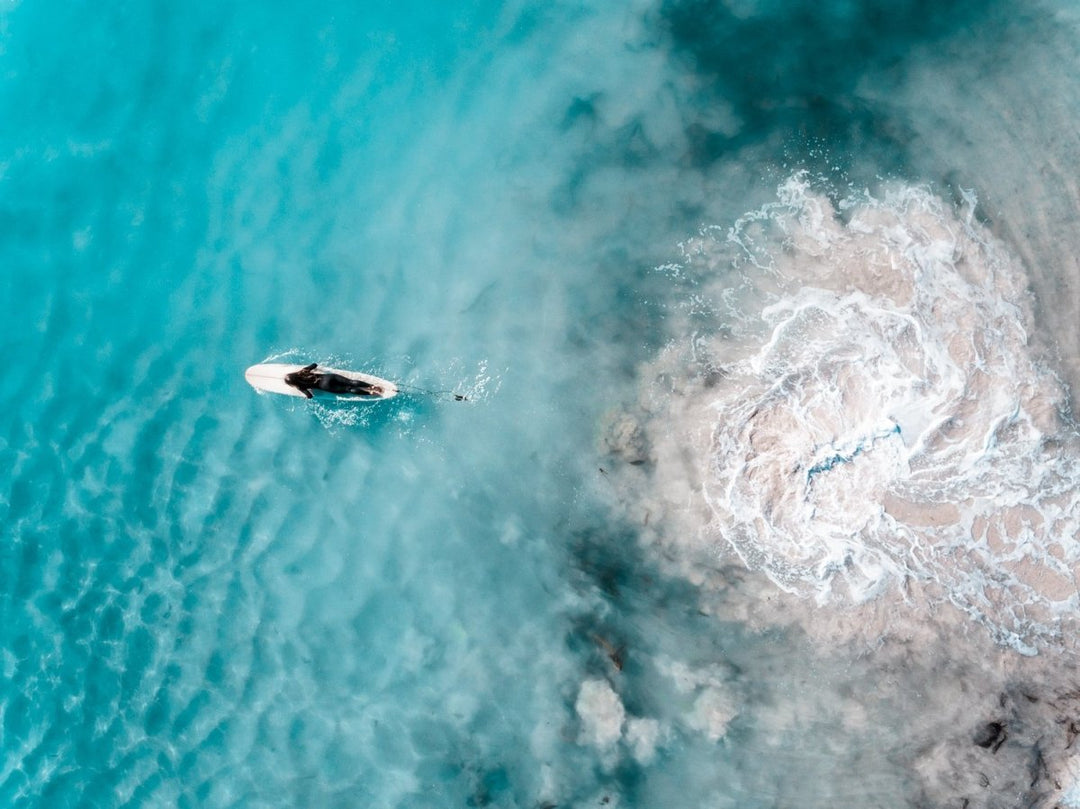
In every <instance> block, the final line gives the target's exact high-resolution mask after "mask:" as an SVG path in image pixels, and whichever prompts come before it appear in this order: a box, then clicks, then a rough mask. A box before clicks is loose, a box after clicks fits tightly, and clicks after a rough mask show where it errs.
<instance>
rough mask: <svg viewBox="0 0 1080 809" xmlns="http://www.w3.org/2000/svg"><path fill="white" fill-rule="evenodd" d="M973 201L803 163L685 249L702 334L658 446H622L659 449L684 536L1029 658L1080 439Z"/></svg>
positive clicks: (797, 587)
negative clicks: (875, 185) (851, 188)
mask: <svg viewBox="0 0 1080 809" xmlns="http://www.w3.org/2000/svg"><path fill="white" fill-rule="evenodd" d="M973 207H974V202H973V200H971V199H968V200H966V203H965V204H964V205H962V206H960V207H959V208H957V209H953V208H952V207H950V206H947V205H945V204H943V203H942V202H941V201H940V200H939V199H938V198H936V197H935V196H934V195H933V194H931V193H930V192H929V191H928V190H927V189H924V188H918V187H910V186H895V187H892V188H889V189H887V190H885V191H884V192H882V193H881V194H879V195H878V196H871V195H870V194H869V193H860V194H857V195H852V196H849V197H848V198H846V199H844V200H842V201H840V202H838V203H836V204H835V205H834V204H833V203H831V202H830V200H829V199H828V198H827V197H826V196H825V195H823V194H821V193H818V192H816V191H815V190H814V188H813V186H812V183H811V182H810V181H809V180H808V178H807V177H806V176H805V175H797V176H795V177H793V178H791V179H789V180H787V181H786V182H784V183H783V184H782V185H781V187H780V189H779V200H778V201H777V202H774V203H771V204H769V205H766V206H765V207H763V208H762V209H760V210H757V211H754V212H753V213H751V214H748V215H747V216H745V217H743V218H742V219H740V220H739V221H738V222H737V223H736V224H735V226H734V227H733V228H731V229H730V230H728V231H724V230H721V229H717V228H712V229H707V230H705V231H703V232H702V234H701V235H700V237H699V238H696V239H694V240H692V241H691V242H689V243H687V244H686V245H684V261H683V262H681V263H680V264H679V265H678V266H676V267H673V268H667V271H668V272H669V273H671V275H672V277H673V279H675V280H676V282H677V283H679V284H680V285H682V287H683V288H684V293H683V294H682V295H681V298H682V301H683V306H682V312H681V316H680V317H679V318H677V320H678V321H679V326H678V327H677V328H679V329H681V330H683V331H684V333H686V334H692V337H691V338H690V339H689V340H685V339H683V340H676V341H675V343H673V345H672V346H671V347H669V349H668V350H666V351H665V352H664V353H663V354H662V356H661V357H659V358H658V360H657V361H656V362H655V363H654V364H653V365H652V366H650V367H649V368H648V369H646V374H647V377H648V378H649V380H650V390H649V392H648V394H647V396H646V400H647V401H645V403H644V406H643V408H642V413H640V414H638V415H639V416H640V417H641V426H642V428H643V435H644V440H643V441H641V440H639V441H637V442H636V443H635V442H628V441H626V440H625V436H626V435H627V434H630V433H633V432H634V431H633V430H630V431H629V433H628V431H627V428H626V425H625V419H623V420H622V421H620V422H619V425H620V426H619V427H618V428H617V429H616V435H615V438H614V439H613V443H614V445H615V446H616V447H617V448H619V447H621V448H622V449H623V451H624V454H626V455H630V454H634V452H638V453H640V451H641V450H640V446H641V445H645V446H647V447H648V448H649V450H648V451H649V453H651V455H650V457H651V458H652V460H653V461H654V462H655V466H654V470H653V472H652V475H651V477H650V479H649V482H648V483H647V491H651V492H652V493H651V494H646V495H644V502H645V503H646V504H647V506H646V507H647V508H650V509H651V510H652V511H653V512H655V511H657V510H660V511H664V512H666V513H665V514H664V517H665V518H674V519H665V520H664V522H665V524H666V525H669V526H670V525H674V524H678V525H679V526H680V527H679V529H678V530H675V531H670V530H659V531H657V534H658V535H659V536H660V537H661V540H662V542H663V543H664V544H666V545H673V546H676V547H677V548H682V549H683V550H689V549H691V548H697V549H699V550H700V549H704V550H706V551H707V552H709V553H717V552H719V553H720V555H721V557H723V556H725V555H730V552H731V551H734V552H736V553H737V554H738V556H739V557H740V558H741V559H742V561H743V562H744V563H745V564H746V565H748V566H749V567H751V568H753V569H757V570H761V571H763V572H764V573H765V574H767V575H768V577H769V578H770V579H772V581H773V582H775V584H776V585H778V586H779V587H781V588H783V589H784V590H786V591H788V592H791V593H797V594H801V595H809V596H813V597H814V598H815V599H816V601H817V602H818V603H819V604H826V603H830V602H836V603H862V602H865V601H867V600H869V599H872V598H874V597H875V596H878V595H880V594H882V593H884V592H887V591H888V592H892V593H898V592H902V591H903V590H904V588H905V587H906V585H907V584H912V585H915V586H917V587H918V589H920V590H921V591H923V592H927V593H929V595H930V596H931V597H933V598H938V599H945V600H948V601H950V602H952V603H953V604H955V605H956V606H957V607H959V608H960V609H961V610H963V611H964V612H965V613H967V614H968V615H969V616H971V617H972V618H974V619H975V620H977V621H979V622H980V623H982V624H984V625H985V626H986V627H988V629H989V630H990V631H991V633H992V634H993V635H994V637H995V639H996V640H998V641H999V642H1001V643H1005V644H1008V645H1012V646H1014V647H1015V648H1017V649H1019V650H1021V651H1023V652H1025V653H1033V652H1034V651H1035V650H1036V649H1037V646H1038V644H1039V642H1040V641H1043V642H1045V641H1049V640H1052V639H1054V640H1058V639H1060V636H1061V631H1060V630H1061V623H1060V622H1061V619H1062V618H1063V616H1066V615H1068V614H1070V613H1072V612H1074V611H1075V610H1076V608H1077V606H1078V605H1080V604H1078V598H1077V588H1076V575H1077V572H1078V570H1080V567H1078V564H1080V543H1078V542H1077V540H1076V535H1077V531H1078V528H1080V526H1078V515H1080V497H1078V488H1077V485H1076V483H1077V481H1078V480H1080V468H1078V466H1077V461H1076V458H1077V448H1078V447H1077V441H1076V437H1075V433H1074V431H1073V429H1072V427H1071V422H1070V421H1069V418H1068V415H1067V413H1066V412H1065V410H1066V407H1067V405H1066V398H1065V390H1064V386H1063V385H1062V383H1061V382H1060V380H1059V379H1058V377H1057V376H1056V375H1055V374H1054V373H1052V372H1051V371H1050V370H1049V369H1048V367H1047V366H1046V365H1045V364H1043V363H1042V362H1041V360H1040V358H1039V357H1037V356H1036V355H1035V354H1034V352H1033V351H1032V349H1031V348H1030V347H1029V342H1028V336H1027V334H1028V332H1027V329H1028V328H1029V325H1030V318H1031V314H1030V311H1029V301H1028V294H1027V291H1026V287H1025V283H1024V275H1023V273H1022V271H1021V269H1020V267H1019V265H1018V263H1017V262H1016V261H1015V260H1014V259H1013V258H1012V257H1011V256H1010V254H1009V253H1008V251H1007V250H1006V249H1005V248H1004V246H1003V245H1001V244H1000V243H998V242H996V241H995V240H994V239H993V238H992V237H991V236H990V235H989V234H988V233H987V232H986V231H985V229H984V228H983V227H981V226H980V225H979V224H978V223H977V222H976V221H974V218H973V215H972V209H973ZM688 347H689V350H688ZM656 380H660V381H662V383H663V388H664V389H665V391H667V392H666V393H665V394H664V395H663V396H660V395H659V394H658V392H657V391H658V390H659V388H660V387H661V386H660V385H658V384H657V383H656ZM639 438H640V436H639ZM635 447H637V449H635ZM695 499H698V500H701V499H703V500H704V504H705V505H706V506H707V508H705V509H701V508H699V507H696V506H695V505H694V501H695ZM674 512H679V513H678V514H674ZM653 524H655V513H654V523H653Z"/></svg>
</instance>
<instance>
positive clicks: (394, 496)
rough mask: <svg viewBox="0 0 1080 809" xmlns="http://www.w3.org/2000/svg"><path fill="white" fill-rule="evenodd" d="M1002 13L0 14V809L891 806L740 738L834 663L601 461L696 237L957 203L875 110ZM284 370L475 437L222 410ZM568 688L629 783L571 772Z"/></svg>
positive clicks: (820, 768)
mask: <svg viewBox="0 0 1080 809" xmlns="http://www.w3.org/2000/svg"><path fill="white" fill-rule="evenodd" d="M1011 13H1012V12H1011V10H1010V9H1009V8H1008V7H1006V5H1005V4H1001V3H992V2H990V3H976V2H966V3H952V4H936V3H923V2H916V1H915V0H911V2H907V3H885V2H868V3H863V4H852V3H847V2H830V3H826V4H820V3H810V2H795V3H767V2H761V3H755V2H751V1H750V0H747V2H737V3H735V2H733V3H730V4H725V3H722V2H718V0H695V1H694V2H674V0H672V2H667V3H651V2H634V3H627V4H623V5H621V6H619V5H618V4H609V3H590V4H585V5H581V4H549V3H532V2H522V3H516V4H514V3H497V2H476V3H469V4H466V3H446V4H438V3H419V2H406V3H404V4H402V3H393V4H391V3H366V4H364V3H349V2H328V3H324V4H321V5H318V6H314V7H310V6H304V5H302V4H286V3H277V2H268V3H267V2H264V3H250V2H248V3H244V2H241V3H234V4H225V5H223V4H221V3H210V2H195V3H188V4H171V5H170V4H163V3H82V2H74V3H59V2H48V0H42V1H41V2H32V1H31V0H20V1H17V2H11V0H6V1H4V0H0V234H2V236H0V307H2V309H3V312H4V318H5V324H4V326H3V329H2V331H0V335H2V336H3V347H4V349H5V352H4V353H5V356H6V357H7V366H6V368H5V370H4V374H3V381H2V383H0V413H2V415H0V521H2V524H3V526H4V529H3V531H2V532H0V717H2V721H0V745H2V747H0V749H2V752H3V755H2V757H0V804H2V805H4V806H10V807H39V806H40V807H68V806H71V807H75V806H80V807H81V806H86V807H91V806H92V807H99V806H125V807H157V806H186V807H195V806H200V807H226V806H228V807H285V806H293V807H301V806H303V807H368V806H408V807H422V806H432V807H434V806H443V807H444V806H484V805H491V806H506V807H511V806H519V807H537V806H555V805H558V806H571V805H572V806H594V805H597V806H599V805H621V806H646V807H647V806H698V805H711V806H725V807H727V806H731V807H736V806H738V807H758V806H760V807H766V806H792V807H793V806H804V807H805V806H829V805H837V803H836V802H837V801H844V800H846V801H849V802H850V805H869V804H865V803H863V804H860V803H859V802H860V801H861V800H863V799H864V797H865V796H866V795H874V796H876V797H877V798H878V799H879V802H880V805H882V806H904V805H908V801H910V800H913V798H912V795H913V794H914V791H913V787H912V786H911V775H910V773H908V772H907V770H906V768H905V763H904V757H903V755H901V754H900V753H898V752H897V750H896V749H892V748H889V744H891V743H892V742H890V741H888V740H889V739H891V735H890V732H889V730H888V728H884V729H881V728H871V729H867V730H866V731H865V732H864V733H863V734H862V735H861V736H860V734H859V733H857V732H853V731H850V729H845V728H843V727H839V726H837V725H835V724H834V723H832V722H831V721H830V720H829V718H828V716H827V712H826V711H825V709H822V712H821V713H819V714H814V712H813V711H812V710H811V711H809V713H808V715H805V716H800V717H797V718H795V719H792V720H791V721H790V722H789V723H788V724H786V725H783V727H784V730H783V732H782V733H779V734H778V732H777V730H776V728H777V725H776V722H775V721H773V720H772V719H769V718H768V717H770V716H772V715H773V712H775V710H777V709H776V708H775V706H776V705H778V704H786V702H785V701H788V700H791V699H792V698H793V696H792V695H793V694H797V693H798V692H799V690H800V688H801V687H802V686H801V685H800V683H802V680H801V679H800V678H801V677H802V676H803V674H801V673H800V672H806V671H818V670H821V671H825V670H829V668H828V667H829V666H830V665H832V664H831V663H829V662H828V661H826V660H824V659H822V660H818V658H817V657H816V655H818V654H819V652H820V650H814V649H813V648H811V647H810V645H809V643H808V641H806V640H805V639H803V638H800V637H789V636H786V635H785V634H784V633H782V632H779V631H775V632H757V631H751V630H749V629H747V627H745V626H743V625H742V624H741V623H740V622H739V620H738V619H737V617H734V616H732V617H730V618H727V619H725V618H723V617H719V618H718V617H716V616H703V615H701V614H699V612H698V610H697V607H696V606H695V605H696V601H695V596H694V592H693V587H692V585H690V584H689V583H684V582H679V581H676V580H671V579H668V578H665V577H663V576H662V575H660V574H659V573H658V572H657V571H656V569H655V564H654V560H651V559H649V558H648V557H647V556H646V555H645V554H644V553H643V552H642V551H640V550H638V545H637V541H636V537H635V533H634V531H635V529H634V528H633V527H631V526H628V525H625V524H623V523H622V522H621V521H620V520H619V519H618V518H617V517H616V516H612V511H611V508H610V504H609V503H607V502H606V501H605V497H604V486H605V483H604V475H603V473H602V472H601V471H600V469H599V467H602V466H603V465H604V464H605V463H607V462H608V461H606V460H605V458H604V456H603V455H602V452H601V450H600V449H599V448H598V436H599V434H600V431H601V425H602V424H603V420H604V414H605V413H606V412H607V411H608V410H609V409H611V408H612V407H614V406H616V405H617V403H618V402H620V401H622V400H625V399H626V398H630V397H633V396H635V395H636V394H635V378H634V370H635V367H636V366H637V364H638V363H639V362H641V361H642V360H644V359H646V358H647V357H648V356H650V355H651V353H652V352H653V351H655V350H656V349H657V348H658V347H659V346H660V345H662V344H663V343H664V342H665V341H666V340H667V339H668V335H667V334H666V333H665V332H664V329H663V324H664V321H665V318H666V308H665V301H664V294H665V281H664V277H663V275H661V274H658V273H656V272H654V271H653V268H654V267H656V266H657V265H659V264H662V263H663V262H665V261H667V260H669V259H670V257H671V256H672V255H674V254H675V251H676V245H677V243H678V242H679V241H680V240H682V239H684V238H685V237H686V236H687V235H688V234H690V233H692V232H693V231H694V230H695V229H696V228H697V227H699V226H700V225H701V224H703V223H713V222H726V221H729V220H730V219H731V217H733V216H735V215H738V214H739V213H741V212H743V211H746V210H750V209H751V208H753V207H754V206H755V205H757V204H759V202H760V201H761V200H762V199H765V198H767V197H768V195H769V194H771V193H772V191H773V189H774V188H775V182H776V178H777V177H779V176H782V175H783V173H784V172H786V171H789V170H790V169H791V168H792V167H798V166H806V167H809V168H811V169H813V170H815V171H819V172H823V173H825V174H826V175H828V176H830V177H833V178H836V179H838V180H840V179H842V180H843V181H844V182H852V183H861V182H870V181H872V180H873V178H875V177H877V176H882V175H887V176H890V177H900V178H904V179H913V180H925V181H930V182H935V183H941V184H942V185H943V187H947V184H948V182H950V178H951V180H956V181H960V180H962V181H964V182H970V181H971V178H972V177H975V176H979V174H980V167H981V166H983V165H984V161H983V159H982V156H981V154H980V153H979V150H978V148H975V147H972V146H971V143H972V142H974V143H976V144H978V143H979V142H980V141H979V134H978V132H977V131H974V130H972V129H971V128H970V127H967V125H966V123H969V122H965V121H964V120H962V115H961V113H957V114H956V121H959V123H956V122H955V121H954V124H955V127H956V128H958V129H962V130H964V134H963V135H960V134H956V132H955V131H954V130H950V129H949V127H948V126H945V125H944V124H941V125H939V124H940V121H938V119H937V118H935V116H936V115H939V114H944V113H940V112H939V107H941V108H944V107H947V106H948V105H947V104H946V103H945V102H946V101H947V100H948V97H947V95H946V94H945V93H944V92H943V94H942V96H941V98H940V99H938V100H937V101H934V100H931V101H927V102H926V103H925V105H924V106H919V105H918V104H915V102H913V101H912V100H911V97H914V96H917V95H918V93H916V92H915V91H914V90H910V87H912V86H915V82H914V80H911V82H910V83H909V85H905V86H906V87H907V88H908V89H909V90H910V94H911V97H903V98H901V97H899V96H897V95H895V94H893V93H892V90H893V89H895V87H896V86H898V85H903V84H904V82H905V80H906V78H907V77H909V76H910V75H912V71H913V70H914V68H912V67H911V66H910V64H909V62H913V61H915V60H918V59H927V58H928V54H933V55H934V58H936V59H944V60H945V62H946V64H949V62H948V60H949V59H954V60H955V62H956V64H957V68H956V76H955V82H956V83H957V84H960V83H962V82H963V81H966V80H967V76H968V75H969V71H972V70H974V68H973V67H972V65H973V64H974V62H973V59H974V57H973V56H972V54H974V53H979V52H984V51H985V50H986V49H987V48H990V49H993V48H1004V47H1005V44H1006V43H1009V42H1013V43H1015V42H1017V41H1019V42H1024V41H1026V36H1027V33H1026V32H1030V36H1031V37H1032V38H1035V37H1036V35H1037V34H1038V33H1039V32H1042V31H1043V30H1044V28H1043V27H1041V26H1044V25H1046V24H1047V23H1046V20H1048V19H1049V17H1048V16H1046V15H1047V14H1049V12H1045V13H1043V12H1042V11H1038V10H1033V11H1032V12H1031V16H1030V18H1024V19H1016V18H1013V17H1012V16H1010V15H1011ZM1059 24H1060V27H1059V28H1058V29H1055V30H1058V31H1063V32H1064V33H1061V34H1060V36H1061V37H1063V38H1064V39H1065V41H1066V42H1071V41H1073V39H1075V36H1076V30H1075V29H1074V28H1072V27H1070V26H1072V24H1073V23H1072V21H1071V19H1070V18H1067V16H1066V17H1062V18H1061V19H1060V20H1059ZM1069 37H1071V38H1072V39H1069ZM1039 64H1042V63H1041V62H1040V63H1039ZM974 72H975V73H977V72H978V71H977V70H975V71H974ZM1037 76H1043V74H1042V73H1038V74H1037ZM1003 92H1004V91H1003ZM1002 106H1003V107H1005V106H1007V105H1006V104H1005V103H1004V102H1002ZM1066 106H1068V105H1066ZM1048 109H1050V110H1051V113H1053V114H1054V115H1058V116H1059V117H1057V118H1054V117H1052V115H1051V113H1048V115H1051V118H1050V120H1049V123H1048V124H1047V127H1048V128H1049V129H1050V130H1053V131H1065V130H1066V129H1067V125H1068V124H1069V123H1070V121H1069V120H1068V115H1070V114H1071V113H1069V112H1068V111H1065V112H1061V111H1060V109H1059V108H1058V107H1057V106H1056V105H1051V106H1049V107H1048ZM993 123H994V122H993V121H990V123H989V124H988V126H991V127H992V126H993ZM1025 131H1026V130H1025ZM1040 131H1044V130H1040ZM950 132H951V133H952V134H951V135H950V134H949V133H950ZM942 133H945V134H942ZM935 137H936V138H938V140H937V141H934V140H933V138H935ZM950 137H951V138H952V140H950ZM1024 137H1025V134H1024V132H1021V133H1020V134H1019V135H1017V142H1018V143H1020V144H1023V143H1024V142H1025V141H1024V140H1023V138H1024ZM1063 137H1064V136H1063ZM1069 143H1071V141H1069ZM987 148H988V149H989V148H991V147H987ZM1030 148H1031V149H1032V151H1039V150H1041V149H1042V147H1041V146H1036V145H1032V146H1030ZM1069 148H1071V146H1070V147H1069ZM965 149H966V150H967V151H965ZM1062 149H1064V147H1062ZM1013 179H1014V178H1013V175H1010V174H1009V173H1008V171H1006V170H1004V169H1001V170H1000V171H998V172H997V173H996V174H995V173H993V172H990V173H988V174H987V175H986V176H985V177H983V178H982V182H981V187H982V189H983V190H984V191H985V193H986V194H987V198H988V199H990V200H992V201H993V200H998V199H1003V198H1005V196H1006V194H1005V191H1006V190H1007V189H1009V188H1011V187H1012V186H1011V185H1010V183H1012V181H1013ZM995 195H997V196H995ZM1021 196H1022V194H1021ZM1055 200H1065V201H1064V202H1060V201H1057V202H1054V203H1053V204H1054V205H1057V206H1058V207H1057V208H1053V210H1061V209H1065V210H1067V209H1068V205H1069V204H1070V203H1069V202H1068V195H1066V194H1062V195H1059V196H1057V197H1055ZM988 211H989V208H988ZM992 215H993V213H992V212H990V213H988V216H991V217H992ZM1002 218H1003V219H1009V216H1008V215H1007V214H1006V215H1005V216H1003V217H1002ZM1040 221H1041V220H1040ZM1012 222H1013V224H1012V225H1006V226H1003V227H1004V228H1005V229H1006V230H1009V228H1012V229H1014V230H1016V231H1017V232H1022V231H1024V227H1025V225H1024V223H1022V222H1021V223H1019V224H1017V223H1016V219H1015V217H1013V218H1012ZM1023 250H1027V251H1028V252H1032V251H1037V250H1038V245H1037V244H1035V245H1034V246H1032V245H1031V244H1025V245H1023V246H1022V247H1021V251H1023ZM1066 353H1068V352H1066ZM279 355H284V356H286V357H295V358H297V359H300V358H304V359H305V360H310V361H320V362H324V363H327V364H332V365H337V366H341V367H356V368H362V369H366V370H370V371H373V372H376V373H379V374H381V375H384V376H388V377H390V378H394V379H399V380H402V381H404V382H407V383H409V384H412V385H416V386H419V387H422V388H431V389H438V390H460V391H462V392H465V393H468V394H469V396H470V401H469V402H466V403H454V402H451V401H447V400H446V399H439V398H433V397H429V396H425V395H408V396H404V397H402V398H401V399H399V400H396V401H394V402H392V403H386V404H366V405H363V406H362V409H357V408H356V407H354V406H348V407H345V408H340V407H338V408H334V407H328V406H322V407H318V406H313V405H309V404H307V403H306V402H303V401H299V400H296V401H293V400H284V399H279V398H275V397H269V396H258V395H256V394H255V393H254V392H253V391H252V390H251V389H250V388H249V387H248V386H247V385H246V384H245V382H244V380H243V370H244V368H245V367H247V366H248V365H251V364H253V363H256V362H259V361H262V360H264V359H266V358H268V357H270V356H279ZM811 471H813V470H811ZM616 650H618V652H619V653H618V655H615V654H614V652H615V651H616ZM615 657H618V659H619V662H620V663H621V667H617V666H616V664H615V661H614V658H615ZM793 661H798V663H797V665H796V664H795V663H793ZM678 665H682V666H685V667H688V669H690V670H693V671H696V672H698V674H697V675H695V677H697V679H694V678H693V677H692V678H691V680H692V685H691V686H689V690H687V688H683V687H682V686H681V685H680V684H679V681H678V678H677V677H675V676H673V675H671V671H672V666H676V667H677V666H678ZM702 672H705V673H702ZM589 680H600V681H604V682H611V683H614V686H613V688H614V690H615V691H616V692H617V693H618V694H619V697H620V699H621V704H622V705H623V707H624V709H625V712H626V715H627V717H638V718H643V719H649V720H653V721H655V722H656V723H657V724H656V725H655V728H656V729H657V736H656V738H655V739H654V740H653V742H652V743H651V744H645V745H644V746H643V747H642V748H641V749H640V750H636V749H632V747H633V746H632V744H631V742H630V741H629V740H628V739H624V740H623V741H620V742H619V743H618V745H617V746H615V747H608V748H605V746H604V745H603V744H591V743H589V742H588V741H587V740H586V739H584V738H583V736H582V733H583V732H584V730H583V728H584V727H585V726H586V725H587V724H588V722H587V721H586V720H584V719H583V718H582V708H581V707H580V706H579V705H578V700H579V697H580V694H581V686H582V683H583V682H585V681H589ZM720 682H723V684H724V685H725V688H727V689H728V691H730V693H732V694H734V695H735V696H736V698H737V701H738V703H739V704H740V705H741V706H743V707H742V708H741V710H740V712H739V716H738V717H737V718H735V719H734V720H733V721H732V723H731V724H730V726H729V729H728V733H727V735H726V736H725V737H724V738H723V739H722V740H718V739H717V738H710V736H709V734H708V733H707V732H705V731H703V730H702V728H701V727H697V726H695V725H694V724H693V721H691V720H687V719H685V716H687V715H689V714H691V713H693V707H694V705H695V700H696V699H697V698H698V697H700V696H701V695H702V694H705V693H706V692H708V691H709V689H710V688H712V687H713V685H715V684H718V683H720ZM684 684H685V683H684ZM716 687H717V688H719V685H717V686H716ZM865 700H866V702H867V705H868V706H869V707H868V708H867V710H870V711H874V710H876V707H874V706H875V705H876V704H877V703H876V700H877V697H874V696H872V695H867V696H865ZM754 706H769V710H763V711H761V712H757V711H756V710H755V708H754ZM781 724H783V723H781ZM641 727H643V728H644V727H645V726H641ZM643 732H644V731H643ZM811 739H812V740H815V741H814V742H813V744H811V743H809V741H808V740H811ZM822 739H824V740H825V741H824V742H822V741H821V740H822ZM843 749H856V750H859V749H866V750H871V751H877V752H876V753H867V754H866V756H867V758H866V759H865V760H864V761H862V763H861V764H860V765H859V767H858V768H848V767H845V766H842V765H838V764H837V763H836V762H837V760H838V758H837V757H840V756H842V754H841V753H837V752H836V751H837V750H843ZM900 752H902V750H901V751H900Z"/></svg>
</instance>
